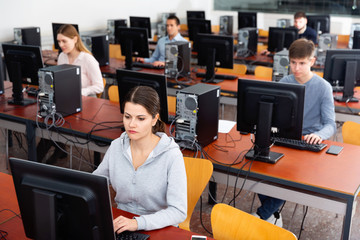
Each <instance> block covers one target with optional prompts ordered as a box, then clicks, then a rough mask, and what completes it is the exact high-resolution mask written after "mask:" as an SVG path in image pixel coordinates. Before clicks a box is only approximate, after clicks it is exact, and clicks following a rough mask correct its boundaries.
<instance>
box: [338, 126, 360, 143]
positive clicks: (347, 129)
mask: <svg viewBox="0 0 360 240" xmlns="http://www.w3.org/2000/svg"><path fill="white" fill-rule="evenodd" d="M342 137H343V142H344V143H350V144H354V145H360V124H359V123H356V122H352V121H346V122H345V123H344V125H343V126H342Z"/></svg>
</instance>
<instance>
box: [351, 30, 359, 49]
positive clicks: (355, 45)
mask: <svg viewBox="0 0 360 240" xmlns="http://www.w3.org/2000/svg"><path fill="white" fill-rule="evenodd" d="M352 49H360V31H356V30H355V31H354V36H353V46H352Z"/></svg>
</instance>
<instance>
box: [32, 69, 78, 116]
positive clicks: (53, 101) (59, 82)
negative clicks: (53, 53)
mask: <svg viewBox="0 0 360 240" xmlns="http://www.w3.org/2000/svg"><path fill="white" fill-rule="evenodd" d="M39 89H40V93H39V103H38V104H39V112H38V115H39V116H40V117H46V116H47V115H51V114H55V113H60V114H61V115H62V116H63V117H65V116H67V115H70V114H74V113H78V112H81V110H82V101H81V98H82V97H81V68H80V66H75V65H70V64H63V65H57V66H51V67H46V68H41V69H40V70H39Z"/></svg>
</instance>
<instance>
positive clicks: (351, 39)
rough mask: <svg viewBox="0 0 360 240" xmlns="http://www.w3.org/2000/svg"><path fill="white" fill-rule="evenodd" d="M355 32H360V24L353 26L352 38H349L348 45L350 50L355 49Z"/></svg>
mask: <svg viewBox="0 0 360 240" xmlns="http://www.w3.org/2000/svg"><path fill="white" fill-rule="evenodd" d="M354 31H360V23H353V24H351V30H350V38H349V45H348V47H349V48H350V49H352V48H353V40H354Z"/></svg>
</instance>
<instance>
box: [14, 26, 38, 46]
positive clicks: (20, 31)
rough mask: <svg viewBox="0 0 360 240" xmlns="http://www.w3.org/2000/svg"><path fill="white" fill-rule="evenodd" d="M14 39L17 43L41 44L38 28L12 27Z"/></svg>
mask: <svg viewBox="0 0 360 240" xmlns="http://www.w3.org/2000/svg"><path fill="white" fill-rule="evenodd" d="M14 41H15V43H16V44H18V45H34V46H41V37H40V28H39V27H26V28H14Z"/></svg>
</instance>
